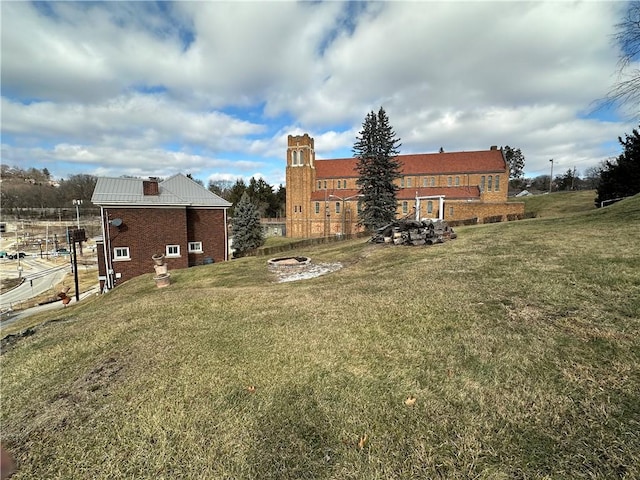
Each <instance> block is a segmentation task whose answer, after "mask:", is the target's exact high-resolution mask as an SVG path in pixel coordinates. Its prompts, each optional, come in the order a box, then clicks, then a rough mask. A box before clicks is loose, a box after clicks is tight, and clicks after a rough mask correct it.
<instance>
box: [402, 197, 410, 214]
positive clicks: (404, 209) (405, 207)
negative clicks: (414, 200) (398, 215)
mask: <svg viewBox="0 0 640 480" xmlns="http://www.w3.org/2000/svg"><path fill="white" fill-rule="evenodd" d="M408 211H409V202H407V201H406V200H405V201H403V202H402V213H407V212H408Z"/></svg>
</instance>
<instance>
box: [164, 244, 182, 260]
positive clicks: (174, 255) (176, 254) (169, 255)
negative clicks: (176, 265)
mask: <svg viewBox="0 0 640 480" xmlns="http://www.w3.org/2000/svg"><path fill="white" fill-rule="evenodd" d="M171 247H176V248H177V249H178V253H169V248H171ZM164 256H165V257H167V258H177V257H179V256H180V245H167V247H166V248H165V255H164Z"/></svg>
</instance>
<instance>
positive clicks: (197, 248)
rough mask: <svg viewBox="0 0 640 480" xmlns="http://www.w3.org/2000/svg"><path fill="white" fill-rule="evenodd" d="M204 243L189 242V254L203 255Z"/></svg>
mask: <svg viewBox="0 0 640 480" xmlns="http://www.w3.org/2000/svg"><path fill="white" fill-rule="evenodd" d="M202 252H203V250H202V242H189V253H202Z"/></svg>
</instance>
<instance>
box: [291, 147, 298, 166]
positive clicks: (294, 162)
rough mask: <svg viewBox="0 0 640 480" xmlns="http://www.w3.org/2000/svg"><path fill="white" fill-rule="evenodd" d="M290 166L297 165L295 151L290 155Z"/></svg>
mask: <svg viewBox="0 0 640 480" xmlns="http://www.w3.org/2000/svg"><path fill="white" fill-rule="evenodd" d="M291 165H294V166H295V165H298V152H296V151H295V150H294V151H293V152H292V153H291Z"/></svg>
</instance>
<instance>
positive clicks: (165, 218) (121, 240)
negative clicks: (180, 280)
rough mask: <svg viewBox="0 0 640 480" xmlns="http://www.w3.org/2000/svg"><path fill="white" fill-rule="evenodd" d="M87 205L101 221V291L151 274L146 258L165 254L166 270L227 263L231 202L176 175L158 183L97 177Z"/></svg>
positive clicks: (152, 180)
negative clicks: (95, 209)
mask: <svg viewBox="0 0 640 480" xmlns="http://www.w3.org/2000/svg"><path fill="white" fill-rule="evenodd" d="M91 201H92V202H93V203H94V204H95V205H97V206H99V207H100V217H101V220H102V232H103V235H102V238H101V239H100V240H99V241H98V247H97V250H98V267H99V271H98V275H99V278H100V287H101V289H102V290H105V289H107V290H108V289H111V288H113V287H114V286H116V285H117V284H119V283H121V282H124V281H126V280H129V279H130V278H133V277H136V276H138V275H142V274H145V273H153V261H152V259H151V257H152V255H157V254H162V255H165V260H166V263H167V265H168V268H169V270H173V269H178V268H186V267H191V266H195V265H203V264H206V263H211V262H221V261H224V260H228V238H227V208H229V207H230V206H231V204H230V203H229V202H227V201H226V200H223V199H222V198H220V197H219V196H217V195H215V194H214V193H212V192H210V191H209V190H207V189H206V188H204V187H202V186H201V185H199V184H198V183H196V182H194V181H193V180H191V179H190V178H187V177H186V176H184V175H182V174H177V175H174V176H172V177H170V178H168V179H167V180H164V181H162V182H159V181H158V180H157V179H154V178H151V179H149V180H142V179H139V178H105V177H100V178H98V181H97V183H96V187H95V190H94V192H93V196H92V198H91Z"/></svg>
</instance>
